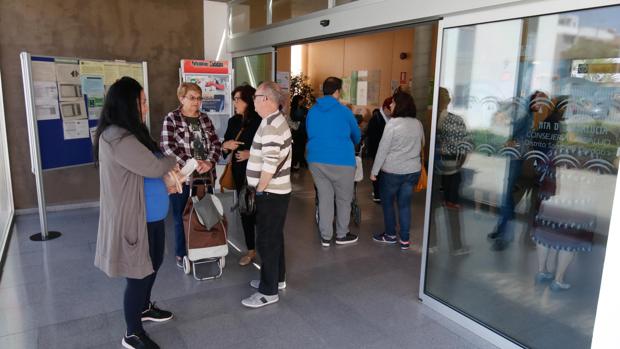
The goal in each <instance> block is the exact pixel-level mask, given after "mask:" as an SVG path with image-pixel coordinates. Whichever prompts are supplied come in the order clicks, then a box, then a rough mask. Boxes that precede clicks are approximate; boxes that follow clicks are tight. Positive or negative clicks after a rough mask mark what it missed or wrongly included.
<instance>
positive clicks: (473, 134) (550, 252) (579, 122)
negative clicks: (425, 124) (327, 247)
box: [425, 6, 620, 348]
mask: <svg viewBox="0 0 620 349" xmlns="http://www.w3.org/2000/svg"><path fill="white" fill-rule="evenodd" d="M618 18H620V7H619V6H615V7H606V8H600V9H593V10H584V11H576V12H570V13H561V14H553V15H546V16H539V17H530V18H524V19H517V20H509V21H502V22H495V23H487V24H479V25H472V26H467V27H459V28H450V29H446V30H444V32H443V35H444V36H443V49H442V58H441V62H442V65H441V72H440V73H441V76H440V80H439V81H440V87H441V88H440V93H439V102H438V105H437V108H438V110H437V115H438V121H437V131H436V148H435V158H434V174H433V175H434V178H433V188H432V191H433V192H432V205H431V212H430V219H431V221H430V232H429V250H428V263H427V270H426V284H425V290H426V293H427V294H428V295H430V296H431V297H434V298H436V299H438V300H439V301H441V302H443V303H445V304H448V305H449V306H451V307H453V308H455V309H457V310H459V311H460V312H462V313H464V314H466V315H468V316H470V317H472V318H473V319H475V320H477V321H479V322H482V323H484V324H486V325H487V326H489V327H491V328H493V329H494V330H496V331H498V332H501V333H503V334H505V335H507V336H509V337H511V338H512V339H514V340H516V341H518V342H520V343H522V344H523V345H525V346H527V347H534V348H588V347H590V342H591V340H592V330H593V326H594V318H595V311H596V305H597V299H598V293H599V287H600V281H601V273H602V266H603V260H604V257H605V247H606V241H607V235H608V233H609V231H608V230H609V221H610V215H611V207H612V201H613V193H614V187H615V183H616V175H617V173H618V155H620V151H619V148H618V147H619V146H620V35H619V34H618V33H620V21H618V20H617V19H618Z"/></svg>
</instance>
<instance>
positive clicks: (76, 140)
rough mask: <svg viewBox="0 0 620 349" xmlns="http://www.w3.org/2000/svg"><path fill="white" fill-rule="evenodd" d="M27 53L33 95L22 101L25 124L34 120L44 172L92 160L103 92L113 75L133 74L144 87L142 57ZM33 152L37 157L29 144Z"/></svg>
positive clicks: (27, 88) (29, 88)
mask: <svg viewBox="0 0 620 349" xmlns="http://www.w3.org/2000/svg"><path fill="white" fill-rule="evenodd" d="M26 55H27V59H25V62H26V63H27V64H26V65H27V66H24V65H25V64H24V63H22V73H23V74H24V89H25V90H28V91H25V92H28V93H27V94H30V96H31V98H30V99H28V98H27V99H26V103H28V102H29V100H30V102H31V103H32V106H31V107H32V113H33V115H32V116H30V117H31V118H32V122H29V128H31V126H30V125H31V124H33V123H36V132H33V133H32V135H33V136H36V137H37V138H38V149H34V151H35V152H36V151H38V152H39V157H40V164H41V169H42V170H43V171H45V170H53V169H60V168H65V167H71V166H80V165H86V164H90V163H92V162H93V142H92V140H93V135H94V132H95V129H96V127H97V123H98V120H99V115H100V114H101V110H102V107H103V101H104V98H105V93H106V91H107V89H108V88H109V86H110V85H112V84H113V83H114V82H115V81H116V80H118V79H119V78H121V77H123V76H129V77H132V78H134V79H136V80H137V81H138V82H140V84H141V85H142V86H143V87H144V89H145V92H146V91H148V89H147V86H146V83H147V77H146V63H145V62H142V63H134V62H125V61H120V60H116V61H112V60H97V59H83V58H67V57H50V56H34V55H29V54H26ZM25 69H26V70H28V75H29V77H30V79H26V78H25V77H26V74H25V72H24V70H25ZM27 83H30V84H28V85H27ZM147 96H148V94H147ZM29 121H30V120H29ZM33 126H35V125H33ZM32 146H33V142H31V148H32ZM31 155H33V156H36V154H34V152H33V149H31ZM33 170H34V166H33ZM33 172H34V171H33Z"/></svg>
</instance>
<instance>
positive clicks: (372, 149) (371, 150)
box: [366, 97, 392, 203]
mask: <svg viewBox="0 0 620 349" xmlns="http://www.w3.org/2000/svg"><path fill="white" fill-rule="evenodd" d="M391 104H392V97H388V98H386V99H385V101H383V106H381V109H375V110H373V111H372V118H370V121H369V122H368V128H367V130H366V146H367V148H366V149H367V152H368V156H369V157H370V158H371V159H374V158H375V155H377V149H378V148H379V142H381V137H382V136H383V129H384V128H385V124H386V123H387V121H388V120H389V119H390V116H391V114H392V112H391V110H390V105H391ZM372 200H373V201H374V202H377V203H378V202H381V199H380V196H379V181H374V182H372Z"/></svg>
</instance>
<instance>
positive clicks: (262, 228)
mask: <svg viewBox="0 0 620 349" xmlns="http://www.w3.org/2000/svg"><path fill="white" fill-rule="evenodd" d="M290 197H291V194H281V195H280V194H271V193H266V192H265V193H263V194H262V195H259V196H257V197H256V247H257V248H258V254H259V255H260V258H261V269H260V287H259V289H258V291H259V292H260V293H262V294H264V295H268V296H273V295H276V294H278V282H282V281H284V280H285V274H286V265H285V261H284V222H285V221H286V211H287V210H288V202H289V199H290Z"/></svg>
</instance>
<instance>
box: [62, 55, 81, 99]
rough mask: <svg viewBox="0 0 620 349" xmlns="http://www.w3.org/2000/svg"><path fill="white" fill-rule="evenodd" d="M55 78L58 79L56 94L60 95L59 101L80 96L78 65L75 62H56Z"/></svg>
mask: <svg viewBox="0 0 620 349" xmlns="http://www.w3.org/2000/svg"><path fill="white" fill-rule="evenodd" d="M56 79H57V81H58V94H59V95H60V100H61V101H66V100H71V99H75V98H78V97H82V85H81V84H80V66H79V65H78V64H77V62H75V63H73V62H70V63H64V62H60V63H59V62H56Z"/></svg>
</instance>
